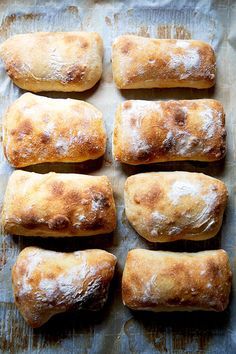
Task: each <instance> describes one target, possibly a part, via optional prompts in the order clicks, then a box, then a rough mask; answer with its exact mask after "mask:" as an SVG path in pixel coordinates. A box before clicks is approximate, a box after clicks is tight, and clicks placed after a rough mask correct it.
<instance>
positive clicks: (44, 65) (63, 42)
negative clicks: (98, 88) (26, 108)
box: [0, 32, 103, 92]
mask: <svg viewBox="0 0 236 354" xmlns="http://www.w3.org/2000/svg"><path fill="white" fill-rule="evenodd" d="M0 56H1V58H2V60H3V62H4V64H5V67H6V71H7V73H8V75H9V76H10V78H11V79H12V80H13V81H14V83H15V84H16V85H18V86H19V87H21V88H23V89H25V90H29V91H33V92H38V91H66V92H67V91H84V90H87V89H89V88H91V87H92V86H94V85H95V84H96V82H97V81H98V80H99V79H100V77H101V74H102V57H103V42H102V39H101V37H100V36H99V34H98V33H96V32H34V33H26V34H18V35H15V36H12V37H10V38H9V39H7V40H6V41H5V42H4V43H3V44H2V45H1V46H0Z"/></svg>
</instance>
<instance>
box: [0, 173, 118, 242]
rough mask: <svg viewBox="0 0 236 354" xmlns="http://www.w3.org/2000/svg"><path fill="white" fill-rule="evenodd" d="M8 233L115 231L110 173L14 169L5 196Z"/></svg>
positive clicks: (4, 217)
mask: <svg viewBox="0 0 236 354" xmlns="http://www.w3.org/2000/svg"><path fill="white" fill-rule="evenodd" d="M2 224H3V227H4V230H5V232H7V233H10V234H16V235H23V236H44V237H47V236H54V237H59V236H90V235H98V234H104V233H109V232H112V231H113V230H114V228H115V226H116V210H115V203H114V199H113V194H112V187H111V184H110V182H109V180H108V178H107V177H106V176H87V175H79V174H69V173H64V174H63V173H54V172H51V173H47V174H37V173H33V172H25V171H20V170H18V171H14V172H13V174H12V175H11V177H10V179H9V182H8V185H7V190H6V194H5V199H4V205H3V211H2Z"/></svg>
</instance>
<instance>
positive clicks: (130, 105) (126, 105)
mask: <svg viewBox="0 0 236 354" xmlns="http://www.w3.org/2000/svg"><path fill="white" fill-rule="evenodd" d="M123 107H124V108H125V109H129V108H131V107H132V102H131V101H126V102H125V103H124V105H123Z"/></svg>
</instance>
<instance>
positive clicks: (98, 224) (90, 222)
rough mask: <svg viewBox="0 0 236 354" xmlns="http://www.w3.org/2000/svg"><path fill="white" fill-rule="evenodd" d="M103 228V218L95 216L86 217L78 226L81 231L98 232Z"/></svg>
mask: <svg viewBox="0 0 236 354" xmlns="http://www.w3.org/2000/svg"><path fill="white" fill-rule="evenodd" d="M104 226H105V218H103V217H102V216H96V217H95V218H93V217H92V216H91V217H88V218H87V219H86V220H85V221H83V222H82V223H81V225H80V229H81V230H85V231H86V230H99V229H102V228H103V227H104Z"/></svg>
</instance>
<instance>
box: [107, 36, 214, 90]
mask: <svg viewBox="0 0 236 354" xmlns="http://www.w3.org/2000/svg"><path fill="white" fill-rule="evenodd" d="M112 61H113V76H114V80H115V82H116V85H117V86H118V88H124V89H128V88H151V87H195V88H207V87H211V86H213V85H214V83H215V72H216V60H215V54H214V51H213V49H212V48H211V46H210V45H209V44H207V43H204V42H202V41H196V40H175V39H154V38H146V37H139V36H134V35H123V36H120V37H118V38H116V40H115V41H114V43H113V53H112Z"/></svg>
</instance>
